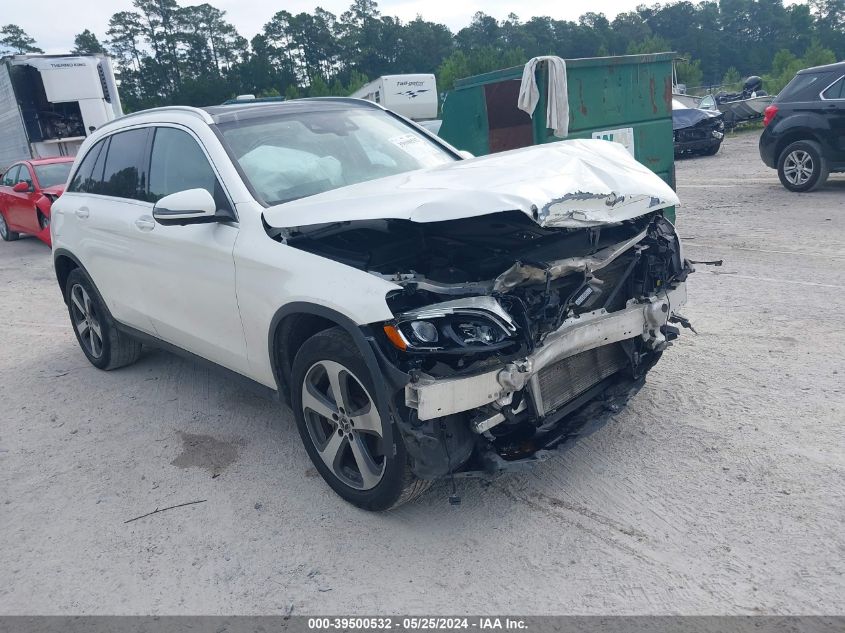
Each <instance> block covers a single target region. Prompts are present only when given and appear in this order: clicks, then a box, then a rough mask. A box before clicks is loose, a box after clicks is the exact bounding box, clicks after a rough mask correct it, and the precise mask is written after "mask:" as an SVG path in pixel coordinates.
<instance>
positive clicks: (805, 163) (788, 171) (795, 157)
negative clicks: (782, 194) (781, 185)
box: [783, 149, 815, 187]
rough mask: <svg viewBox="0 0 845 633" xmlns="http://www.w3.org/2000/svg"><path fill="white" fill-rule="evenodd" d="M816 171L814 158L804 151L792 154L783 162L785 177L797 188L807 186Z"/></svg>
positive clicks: (798, 150)
mask: <svg viewBox="0 0 845 633" xmlns="http://www.w3.org/2000/svg"><path fill="white" fill-rule="evenodd" d="M814 169H815V164H814V163H813V157H812V156H810V153H809V152H805V151H804V150H803V149H796V150H794V151H792V152H790V153H789V154H788V155H787V157H786V159H785V160H784V161H783V175H784V176H785V177H786V179H787V180H788V181H789V182H790V183H791V184H793V185H795V186H797V187H801V186H803V185H805V184H807V181H809V180H810V178H812V176H813V170H814Z"/></svg>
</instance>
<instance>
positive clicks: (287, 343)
mask: <svg viewBox="0 0 845 633" xmlns="http://www.w3.org/2000/svg"><path fill="white" fill-rule="evenodd" d="M332 327H340V328H342V329H343V330H345V331H346V333H347V334H349V336H350V337H351V338H352V341H353V342H354V343H355V347H356V348H357V350H358V353H359V354H361V357H362V358H363V359H364V363H365V364H366V365H367V368H368V369H369V370H370V374H371V375H372V378H373V383H374V384H375V385H376V394H375V397H376V406H377V407H378V409H379V414H380V415H381V416H382V419H383V420H390V419H392V417H393V416H392V411H393V408H392V407H391V406H390V397H391V393H392V392H395V390H396V389H398V388H400V387H401V386H404V385H405V384H407V382H408V380H409V376H408V375H407V374H406V373H404V372H402V371H400V370H399V369H398V368H396V367H395V366H394V365H393V364H392V363H390V361H388V360H387V358H386V357H385V355H384V353H383V352H382V351H381V348H380V347H379V345H378V343H377V342H376V341H375V338H374V335H373V332H372V330H371V329H370V328H369V327H368V326H360V325H358V324H357V323H355V322H354V321H353V320H352V319H350V318H349V317H348V316H346V315H344V314H341V313H340V312H338V311H336V310H333V309H332V308H327V307H326V306H323V305H319V304H314V303H308V302H299V301H297V302H293V303H289V304H287V305H284V306H282V307H281V308H279V309H278V310H277V311H276V313H275V315H274V316H273V319H272V321H271V323H270V330H269V334H268V341H267V345H268V353H269V354H270V364H271V368H272V370H273V377H274V378H275V380H276V385H277V387H278V391H279V394H280V395H281V396H282V397H283V398H285V399H286V400H287V402H288V403H289V404H290V386H291V376H290V371H291V367H292V366H293V359H294V358H295V357H296V352H297V351H298V350H299V349H300V348H301V347H302V344H303V343H305V341H306V340H308V339H309V338H310V337H311V336H313V335H314V334H317V333H318V332H321V331H323V330H327V329H329V328H332ZM391 427H392V425H390V424H386V425H385V440H387V441H388V442H390V441H392V439H393V438H392V428H391Z"/></svg>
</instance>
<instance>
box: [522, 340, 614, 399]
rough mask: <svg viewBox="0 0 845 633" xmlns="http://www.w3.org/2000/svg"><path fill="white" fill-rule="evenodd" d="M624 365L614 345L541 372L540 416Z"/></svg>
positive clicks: (569, 359)
mask: <svg viewBox="0 0 845 633" xmlns="http://www.w3.org/2000/svg"><path fill="white" fill-rule="evenodd" d="M627 364H628V357H627V356H626V355H625V352H623V351H622V348H621V346H620V345H618V344H616V343H614V344H612V345H605V346H603V347H597V348H595V349H591V350H587V351H586V352H581V353H580V354H575V355H574V356H570V357H569V358H564V359H563V360H561V361H558V362H557V363H553V364H552V365H549V366H548V367H545V368H543V369H542V370H540V372H539V374H538V375H537V378H538V383H537V384H538V385H539V387H540V400H541V402H542V404H543V413H544V414H547V413H550V412H552V411H554V410H555V409H558V408H560V407H562V406H563V405H565V404H566V403H567V402H570V401H571V400H574V399H575V398H577V397H578V396H580V395H581V394H582V393H584V392H585V391H587V390H588V389H590V388H591V387H593V386H595V385H597V384H598V383H600V382H601V381H602V380H604V379H605V378H608V377H609V376H612V375H613V374H615V373H616V372H618V371H619V370H620V369H623V368H624V367H625V366H626V365H627Z"/></svg>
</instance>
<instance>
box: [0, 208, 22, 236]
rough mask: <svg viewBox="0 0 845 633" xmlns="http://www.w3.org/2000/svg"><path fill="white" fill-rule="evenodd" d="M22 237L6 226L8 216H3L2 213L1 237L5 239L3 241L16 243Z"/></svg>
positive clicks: (0, 222)
mask: <svg viewBox="0 0 845 633" xmlns="http://www.w3.org/2000/svg"><path fill="white" fill-rule="evenodd" d="M20 236H21V234H20V233H18V232H17V231H13V230H11V229H10V228H9V225H8V224H6V216H5V215H3V212H2V211H0V237H2V238H3V241H4V242H14V241H15V240H16V239H18V238H19V237H20Z"/></svg>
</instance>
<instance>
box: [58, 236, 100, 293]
mask: <svg viewBox="0 0 845 633" xmlns="http://www.w3.org/2000/svg"><path fill="white" fill-rule="evenodd" d="M53 268H54V269H55V271H56V281H57V282H58V283H59V290H60V291H61V293H62V298H63V299H64V300H65V302H67V297H65V286H66V285H67V278H68V276H70V273H71V272H72V271H73V270H74V269H75V268H81V269H82V271H83V272H84V273H85V274H86V275H88V271H87V270H85V266H83V265H82V263H81V262H80V261H79V260H78V259H77V258H76V256H75V255H74V254H73V253H71V252H70V251H69V250H67V249H64V248H57V249H56V250H55V251H54V252H53ZM88 277H89V278H90V277H91V275H88Z"/></svg>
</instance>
